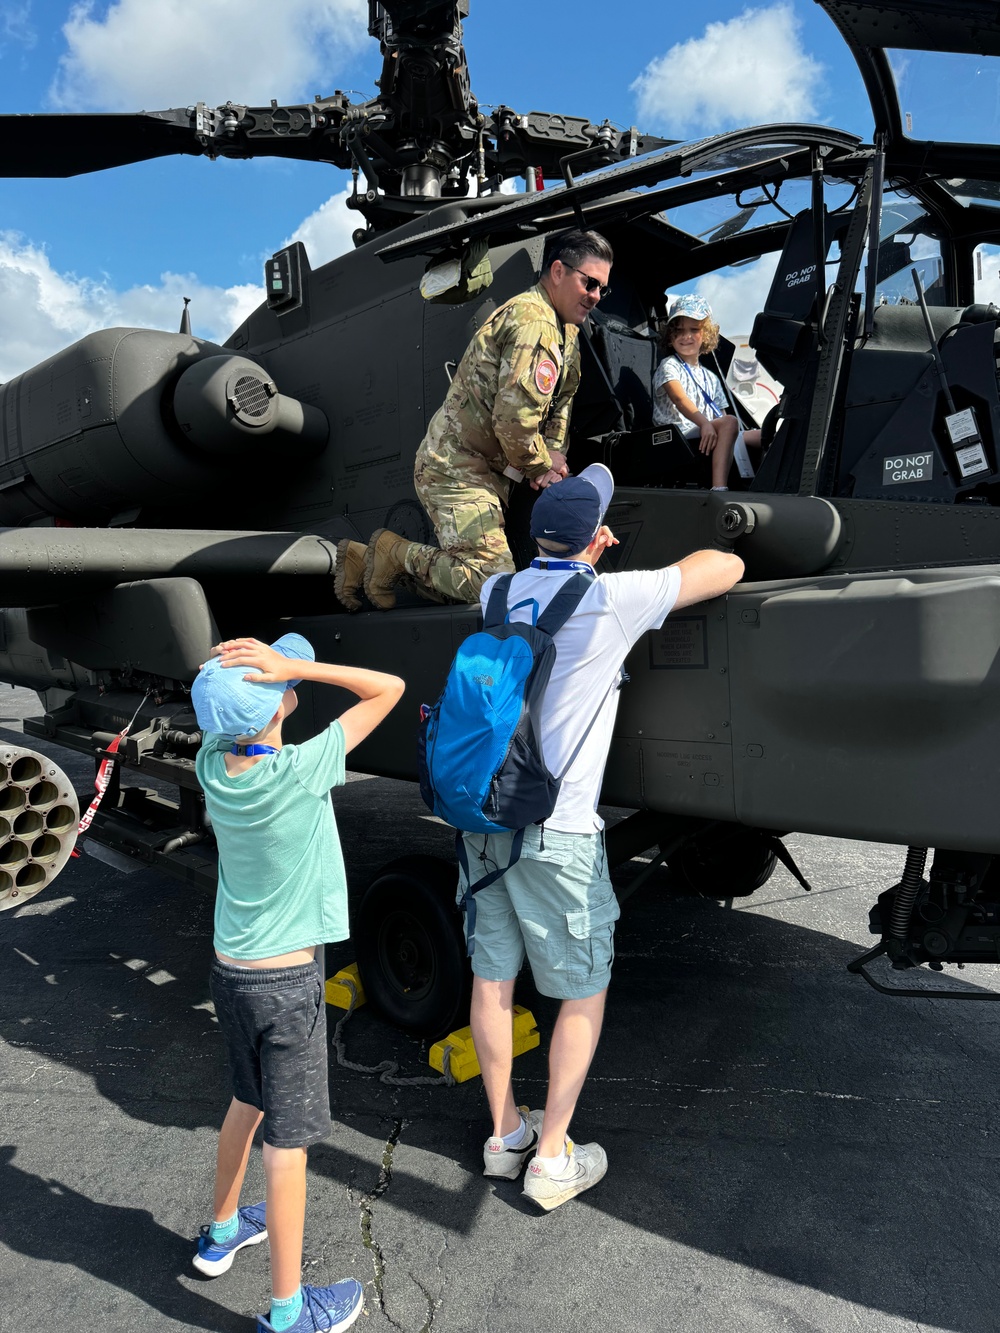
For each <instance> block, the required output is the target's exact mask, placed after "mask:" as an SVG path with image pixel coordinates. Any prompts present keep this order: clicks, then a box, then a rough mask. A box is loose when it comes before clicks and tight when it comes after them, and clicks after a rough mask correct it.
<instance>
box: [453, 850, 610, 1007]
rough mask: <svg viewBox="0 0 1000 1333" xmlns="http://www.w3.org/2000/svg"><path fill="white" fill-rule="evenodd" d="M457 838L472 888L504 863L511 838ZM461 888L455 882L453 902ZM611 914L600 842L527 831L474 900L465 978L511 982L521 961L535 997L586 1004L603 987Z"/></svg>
mask: <svg viewBox="0 0 1000 1333" xmlns="http://www.w3.org/2000/svg"><path fill="white" fill-rule="evenodd" d="M464 836H465V847H466V852H467V855H468V859H469V871H470V873H471V875H472V882H473V883H475V882H476V880H478V879H481V878H482V877H483V875H485V874H487V873H488V872H489V871H490V870H493V869H494V868H495V867H497V866H505V865H506V864H507V862H508V860H509V859H510V844H511V839H512V838H513V834H511V833H491V834H488V835H484V834H481V833H466V834H465V835H464ZM467 882H468V881H466V880H465V877H464V876H463V875H461V874H460V876H459V885H458V901H459V902H461V900H462V897H463V895H464V893H465V889H466V885H467ZM619 913H620V908H619V906H618V899H617V898H616V897H615V893H614V890H613V889H612V887H611V879H610V877H609V875H608V864H607V858H606V856H605V853H604V834H603V833H556V832H553V831H551V830H549V829H545V828H542V827H540V826H539V825H537V824H535V825H532V826H531V828H528V829H526V830H525V834H524V845H523V846H522V848H521V855H520V857H519V859H518V860H517V861H516V862H515V864H514V865H513V866H511V868H510V870H508V871H507V872H506V874H504V875H502V876H501V877H500V878H499V879H498V880H496V881H495V882H494V883H493V884H491V885H489V887H488V888H485V889H481V890H480V891H479V893H477V894H476V918H475V922H476V926H475V948H474V951H473V954H472V971H473V972H474V973H475V975H476V976H477V977H482V979H483V980H484V981H511V980H513V978H514V977H516V976H517V974H518V972H520V970H521V965H522V963H523V962H524V958H525V955H526V954H527V958H528V962H529V964H530V965H531V974H532V976H533V977H534V979H535V986H536V987H537V989H538V990H539V992H540V993H541V994H542V995H548V996H551V997H552V998H553V999H556V1000H583V999H586V998H587V996H589V995H596V994H597V993H598V991H602V990H604V989H605V987H606V986H607V984H608V982H609V981H610V979H611V964H612V962H613V961H614V956H615V949H614V933H615V922H616V921H617V920H618V916H619ZM466 933H467V934H468V922H466Z"/></svg>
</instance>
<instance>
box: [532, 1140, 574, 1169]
mask: <svg viewBox="0 0 1000 1333" xmlns="http://www.w3.org/2000/svg"><path fill="white" fill-rule="evenodd" d="M535 1160H536V1161H537V1162H538V1164H539V1165H540V1166H541V1167H543V1168H544V1170H545V1172H546V1173H547V1174H548V1175H550V1176H561V1175H562V1173H563V1172H564V1171H565V1170H566V1168H567V1167H568V1166H569V1153H568V1152H567V1151H566V1149H565V1147H564V1148H563V1150H562V1152H561V1153H560V1154H559V1156H558V1157H536V1159H535Z"/></svg>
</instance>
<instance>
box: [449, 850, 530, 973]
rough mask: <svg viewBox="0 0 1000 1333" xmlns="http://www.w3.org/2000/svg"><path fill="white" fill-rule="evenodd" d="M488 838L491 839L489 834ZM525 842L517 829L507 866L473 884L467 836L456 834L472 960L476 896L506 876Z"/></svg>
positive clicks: (466, 934) (461, 903) (499, 867)
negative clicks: (466, 846) (464, 885)
mask: <svg viewBox="0 0 1000 1333" xmlns="http://www.w3.org/2000/svg"><path fill="white" fill-rule="evenodd" d="M486 836H487V837H489V834H487V835H486ZM523 842H524V829H523V828H519V829H516V830H515V832H514V836H513V838H512V839H511V844H510V857H509V858H508V861H507V864H506V865H505V866H498V867H497V868H496V869H494V870H491V871H489V873H488V874H485V875H483V877H482V878H481V879H477V880H476V882H475V884H473V883H472V874H471V873H470V871H469V856H468V853H467V852H466V850H465V836H464V834H463V833H462V830H461V829H458V830H457V831H456V833H455V852H456V854H457V856H458V864H459V865H460V866H461V867H462V873H463V875H464V876H465V884H466V888H465V893H464V894H463V895H462V901H461V902H460V903H459V907H460V908H461V909H462V911H463V912H464V913H465V923H466V924H465V938H466V941H467V944H468V950H469V957H470V958H471V957H472V955H473V954H474V953H475V951H476V898H475V895H476V894H477V893H478V892H479V890H480V889H487V888H489V886H490V885H491V884H493V883H494V882H495V881H496V880H498V879H499V878H500V876H501V875H506V873H507V871H508V870H509V869H510V868H511V866H512V865H514V863H515V862H516V861H518V860H519V859H520V856H521V845H522V843H523Z"/></svg>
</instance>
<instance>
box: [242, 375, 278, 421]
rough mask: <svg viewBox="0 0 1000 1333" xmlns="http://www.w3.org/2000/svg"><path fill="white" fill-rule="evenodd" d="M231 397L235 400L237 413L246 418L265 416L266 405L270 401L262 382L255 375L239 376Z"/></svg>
mask: <svg viewBox="0 0 1000 1333" xmlns="http://www.w3.org/2000/svg"><path fill="white" fill-rule="evenodd" d="M233 396H234V398H235V399H236V410H237V411H238V412H243V413H244V414H245V415H246V416H248V417H263V416H266V415H267V407H268V403H269V402H270V401H271V400H270V398H269V397H268V394H267V389H265V387H264V384H263V382H262V381H261V380H259V379H258V378H257V377H256V375H241V376H240V378H239V379H238V380H237V381H236V385H235V388H234V390H233Z"/></svg>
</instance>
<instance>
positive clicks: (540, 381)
mask: <svg viewBox="0 0 1000 1333" xmlns="http://www.w3.org/2000/svg"><path fill="white" fill-rule="evenodd" d="M558 378H559V372H558V370H557V369H556V365H555V362H554V361H550V360H549V358H548V357H546V358H545V360H544V361H539V363H538V365H537V366H536V367H535V388H536V389H537V390H538V392H539V393H544V394H545V395H546V396H548V395H549V394H550V393H551V392H552V390H553V389H554V388H555V387H556V380H557V379H558Z"/></svg>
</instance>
